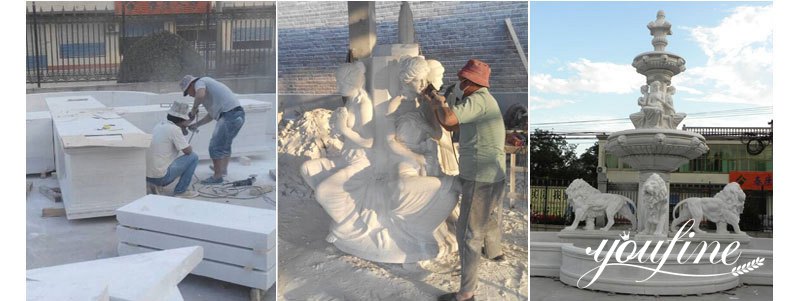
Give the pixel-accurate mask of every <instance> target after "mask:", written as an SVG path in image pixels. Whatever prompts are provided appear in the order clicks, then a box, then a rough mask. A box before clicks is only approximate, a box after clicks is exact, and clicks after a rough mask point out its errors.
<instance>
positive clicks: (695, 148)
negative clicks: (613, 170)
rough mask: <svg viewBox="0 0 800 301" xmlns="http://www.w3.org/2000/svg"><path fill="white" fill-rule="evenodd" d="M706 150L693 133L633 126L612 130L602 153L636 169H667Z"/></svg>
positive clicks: (699, 137)
mask: <svg viewBox="0 0 800 301" xmlns="http://www.w3.org/2000/svg"><path fill="white" fill-rule="evenodd" d="M707 151H708V146H707V145H706V139H705V138H704V137H703V136H702V135H700V134H697V133H694V132H688V131H682V130H675V129H658V128H652V129H635V130H625V131H619V132H614V133H612V134H611V135H610V136H609V137H608V143H607V144H606V152H608V153H610V154H612V155H614V156H616V157H618V158H620V159H621V160H623V161H624V162H625V163H627V164H628V165H630V166H632V167H633V168H634V169H637V170H651V171H664V172H670V171H674V170H676V169H678V167H680V166H681V165H683V164H685V163H686V162H689V160H691V159H694V158H697V157H699V156H700V155H702V154H704V153H706V152H707Z"/></svg>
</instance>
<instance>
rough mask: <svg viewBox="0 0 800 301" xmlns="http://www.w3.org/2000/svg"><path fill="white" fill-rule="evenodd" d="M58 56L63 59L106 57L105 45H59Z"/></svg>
mask: <svg viewBox="0 0 800 301" xmlns="http://www.w3.org/2000/svg"><path fill="white" fill-rule="evenodd" d="M58 55H59V57H61V58H63V59H68V58H84V57H97V56H106V43H76V44H61V47H59V53H58Z"/></svg>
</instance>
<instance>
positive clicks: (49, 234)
mask: <svg viewBox="0 0 800 301" xmlns="http://www.w3.org/2000/svg"><path fill="white" fill-rule="evenodd" d="M209 164H210V161H200V164H199V165H198V166H197V171H196V175H197V177H199V178H202V179H205V178H207V177H208V176H210V175H211V170H210V169H208V165H209ZM274 166H275V164H274V160H272V161H270V160H266V159H263V158H253V159H252V161H251V163H250V165H247V166H245V165H242V164H240V163H239V162H238V161H237V160H235V159H234V160H232V161H231V163H230V166H229V168H228V169H229V173H230V175H229V179H230V180H239V179H244V178H247V176H248V175H250V174H256V175H257V184H267V185H270V184H271V185H274V182H272V180H268V179H269V176H268V170H269V169H270V168H274ZM27 180H28V181H32V182H33V189H32V191H31V193H30V195H29V196H28V198H27V203H26V204H27V205H26V224H27V226H26V267H27V269H33V268H39V267H47V266H53V265H61V264H67V263H73V262H80V261H87V260H94V259H101V258H109V257H116V256H117V238H116V234H115V228H116V226H117V220H116V219H115V218H114V217H113V216H110V217H101V218H90V219H82V220H73V221H70V220H67V219H66V217H63V216H61V217H42V216H41V212H42V208H50V207H62V208H63V204H62V203H54V202H53V201H51V200H50V199H48V198H47V197H45V196H44V195H42V194H41V193H39V187H40V186H48V187H56V186H58V181H57V180H56V178H55V177H54V176H50V177H48V178H45V179H40V178H39V176H29V177H27ZM143 180H144V179H143ZM268 197H269V199H267V200H265V199H263V198H257V199H251V200H232V199H206V200H197V201H199V202H202V201H216V202H224V203H233V204H237V205H243V206H252V207H259V208H270V209H275V204H274V201H272V200H274V199H275V192H274V191H273V192H271V193H268ZM178 287H179V288H180V290H181V293H182V295H183V297H184V300H187V301H237V300H243V301H244V300H250V288H248V287H244V286H240V285H236V284H231V283H227V282H223V281H219V280H215V279H210V278H206V277H201V276H194V275H189V276H187V277H186V278H185V279H184V280H183V281H181V283H180V284H179V285H178ZM265 296H267V298H265V299H264V300H270V301H274V300H275V296H276V291H275V286H274V285H273V286H272V288H271V289H270V290H269V291H267V292H266V293H265Z"/></svg>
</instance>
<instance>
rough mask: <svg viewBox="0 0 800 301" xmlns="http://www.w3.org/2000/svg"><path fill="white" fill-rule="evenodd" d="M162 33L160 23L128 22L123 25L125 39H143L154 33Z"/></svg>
mask: <svg viewBox="0 0 800 301" xmlns="http://www.w3.org/2000/svg"><path fill="white" fill-rule="evenodd" d="M159 31H164V23H162V22H130V23H128V24H125V37H126V38H132V37H143V36H146V35H149V34H151V33H154V32H159Z"/></svg>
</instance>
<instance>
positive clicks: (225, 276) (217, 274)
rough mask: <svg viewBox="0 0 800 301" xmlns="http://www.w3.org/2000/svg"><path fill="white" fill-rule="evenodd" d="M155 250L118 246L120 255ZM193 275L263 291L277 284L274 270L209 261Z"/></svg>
mask: <svg viewBox="0 0 800 301" xmlns="http://www.w3.org/2000/svg"><path fill="white" fill-rule="evenodd" d="M154 250H157V249H152V248H147V247H142V246H133V245H129V244H126V243H120V244H118V245H117V252H119V254H138V253H143V252H150V251H154ZM192 274H195V275H200V276H204V277H208V278H213V279H217V280H221V281H225V282H230V283H235V284H238V285H242V286H247V287H252V288H258V289H262V290H269V288H270V287H272V285H273V284H275V279H276V278H275V277H276V275H275V269H274V268H272V269H270V270H269V271H260V270H254V269H248V268H246V267H241V266H237V265H231V264H227V263H222V262H218V261H212V260H207V259H204V260H203V261H202V262H200V264H198V265H197V267H196V268H195V269H194V270H193V271H192Z"/></svg>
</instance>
